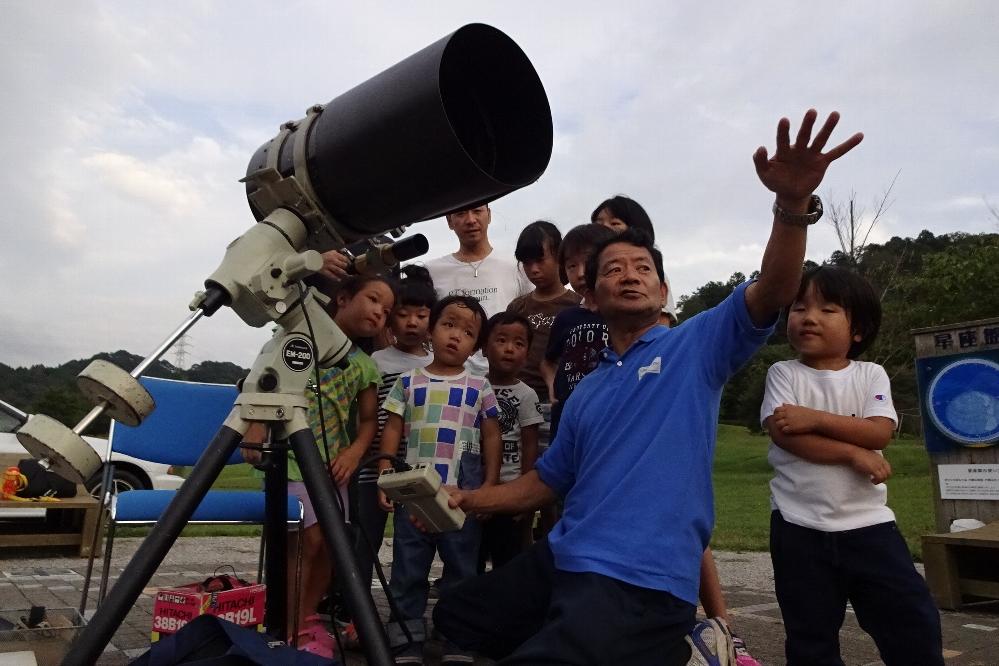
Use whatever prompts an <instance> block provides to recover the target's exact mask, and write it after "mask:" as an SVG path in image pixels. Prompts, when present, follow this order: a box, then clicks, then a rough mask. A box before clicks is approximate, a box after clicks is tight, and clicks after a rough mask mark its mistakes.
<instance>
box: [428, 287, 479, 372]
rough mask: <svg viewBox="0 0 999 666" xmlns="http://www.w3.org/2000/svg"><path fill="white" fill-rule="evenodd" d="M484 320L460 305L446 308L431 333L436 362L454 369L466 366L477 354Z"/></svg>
mask: <svg viewBox="0 0 999 666" xmlns="http://www.w3.org/2000/svg"><path fill="white" fill-rule="evenodd" d="M481 328H482V320H481V319H480V318H479V316H478V314H477V313H476V312H475V311H474V310H470V309H469V308H466V307H464V306H463V305H460V304H458V303H451V304H450V305H448V306H447V307H445V308H444V309H443V310H442V311H441V314H440V317H438V319H437V323H436V324H434V328H433V330H432V331H431V332H430V340H431V341H432V342H433V344H434V360H435V361H439V362H441V363H443V364H445V365H449V366H452V367H456V368H457V367H459V366H462V365H464V364H465V361H467V360H468V357H469V356H471V355H472V354H473V353H474V352H475V342H476V341H477V340H478V339H479V330H481Z"/></svg>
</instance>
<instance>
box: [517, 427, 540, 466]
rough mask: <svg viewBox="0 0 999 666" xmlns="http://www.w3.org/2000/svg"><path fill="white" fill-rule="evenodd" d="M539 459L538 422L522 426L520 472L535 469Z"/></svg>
mask: <svg viewBox="0 0 999 666" xmlns="http://www.w3.org/2000/svg"><path fill="white" fill-rule="evenodd" d="M537 459H538V424H537V423H535V424H534V425H529V426H521V427H520V473H521V474H527V473H528V472H530V471H531V470H532V469H534V463H535V461H537Z"/></svg>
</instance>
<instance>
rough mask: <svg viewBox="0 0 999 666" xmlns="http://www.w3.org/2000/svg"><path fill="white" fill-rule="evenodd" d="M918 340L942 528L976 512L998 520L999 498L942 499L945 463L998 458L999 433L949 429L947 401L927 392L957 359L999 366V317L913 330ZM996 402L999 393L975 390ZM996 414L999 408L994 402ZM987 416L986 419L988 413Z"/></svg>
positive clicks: (921, 393) (925, 420)
mask: <svg viewBox="0 0 999 666" xmlns="http://www.w3.org/2000/svg"><path fill="white" fill-rule="evenodd" d="M912 335H913V336H914V338H915V343H916V377H917V380H918V382H919V407H920V416H921V418H922V423H923V436H924V439H925V440H926V448H927V450H928V452H929V454H930V462H931V464H930V475H931V478H932V479H933V510H934V514H935V521H936V529H937V531H938V532H948V531H949V530H950V524H951V522H952V521H953V520H954V519H957V518H976V519H978V520H980V521H982V522H983V523H991V522H996V521H999V500H991V499H943V498H942V497H941V494H940V474H939V466H940V465H966V466H970V465H974V464H982V465H997V464H999V446H996V444H997V443H999V435H996V437H994V438H991V439H989V438H986V439H985V440H984V441H969V440H970V439H971V438H957V437H955V436H954V433H953V432H950V433H948V432H947V426H946V424H944V423H943V422H942V421H941V420H940V419H941V418H946V412H947V405H941V404H935V405H931V404H930V403H929V400H930V399H931V398H930V397H929V396H928V395H927V394H928V392H929V390H930V388H931V386H932V384H933V381H934V379H935V378H936V377H938V376H939V375H940V374H941V373H942V372H944V371H946V370H947V369H948V368H949V367H950V366H952V365H953V364H954V363H958V362H962V361H977V362H980V363H981V364H982V365H981V367H983V368H986V369H987V368H988V367H989V364H992V365H997V366H999V317H995V318H992V319H984V320H979V321H971V322H965V323H960V324H949V325H946V326H934V327H932V328H920V329H916V330H914V331H912ZM976 397H977V398H979V399H980V400H984V401H986V402H988V401H991V404H992V405H993V406H994V405H996V403H999V393H995V394H993V395H984V394H982V395H980V396H976ZM993 410H994V412H995V413H996V414H999V409H996V408H995V407H993ZM986 420H987V419H986Z"/></svg>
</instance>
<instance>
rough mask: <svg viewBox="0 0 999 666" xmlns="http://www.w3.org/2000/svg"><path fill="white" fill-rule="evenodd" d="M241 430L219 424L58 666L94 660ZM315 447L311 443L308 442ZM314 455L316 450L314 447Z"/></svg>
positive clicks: (85, 665)
mask: <svg viewBox="0 0 999 666" xmlns="http://www.w3.org/2000/svg"><path fill="white" fill-rule="evenodd" d="M242 438H243V435H242V434H241V433H239V432H237V431H236V430H233V429H232V428H230V427H228V426H225V425H223V426H222V427H221V428H220V429H219V431H218V433H217V434H216V435H215V438H214V439H212V441H211V443H210V444H209V445H208V447H207V448H206V449H205V452H204V453H203V454H201V457H200V458H199V459H198V462H197V464H195V466H194V467H193V468H192V469H191V475H190V476H189V477H188V478H187V480H186V481H184V485H182V486H181V487H180V489H179V490H178V491H177V494H176V495H175V496H174V498H173V500H172V501H171V502H170V504H169V506H167V508H166V510H165V511H164V512H163V515H162V516H160V519H159V521H158V522H157V523H156V526H155V527H153V529H152V531H150V532H149V536H147V537H146V538H145V540H144V541H143V542H142V545H141V546H139V549H138V550H137V551H136V552H135V555H134V556H133V557H132V560H131V561H130V562H129V563H128V566H127V567H125V570H124V571H122V572H121V577H119V578H118V582H117V583H116V584H115V586H114V587H112V588H111V592H110V593H109V594H108V597H107V599H106V600H105V601H104V603H102V604H101V605H100V606H99V607H98V608H97V612H96V613H95V614H94V617H93V619H91V620H90V623H89V624H88V625H87V626H86V627H84V629H83V631H82V632H81V633H80V635H79V637H77V639H76V640H75V641H74V642H73V645H72V646H70V649H69V652H68V653H67V654H66V658H65V659H64V660H63V662H62V663H63V666H76V665H77V664H79V665H80V666H90V665H91V664H95V663H97V659H98V657H100V656H101V652H103V651H104V648H105V647H106V646H107V644H108V642H109V641H110V640H111V637H112V636H114V632H115V630H116V629H117V628H118V627H120V626H121V623H122V622H124V620H125V616H126V615H128V611H130V610H131V609H132V606H133V605H135V601H136V599H138V598H139V595H140V594H141V593H142V588H144V587H145V586H146V585H148V584H149V579H150V578H152V576H153V574H154V573H156V569H157V567H159V565H160V563H161V562H162V561H163V558H164V557H166V554H167V552H168V551H169V550H170V548H171V547H172V546H173V544H174V542H175V541H176V540H177V537H178V536H180V532H181V530H183V529H184V526H185V525H187V522H188V521H189V520H190V519H191V516H192V515H193V514H194V510H195V509H197V508H198V505H199V504H200V503H201V500H202V499H204V497H205V493H207V492H208V489H209V488H210V487H211V485H212V484H213V483H214V482H215V479H217V478H218V476H219V474H220V473H221V472H222V468H223V467H225V464H226V461H227V460H229V457H230V456H231V455H232V453H233V451H235V450H236V446H237V445H238V444H239V442H240V440H242ZM313 451H314V452H315V445H313ZM316 455H317V456H318V452H316Z"/></svg>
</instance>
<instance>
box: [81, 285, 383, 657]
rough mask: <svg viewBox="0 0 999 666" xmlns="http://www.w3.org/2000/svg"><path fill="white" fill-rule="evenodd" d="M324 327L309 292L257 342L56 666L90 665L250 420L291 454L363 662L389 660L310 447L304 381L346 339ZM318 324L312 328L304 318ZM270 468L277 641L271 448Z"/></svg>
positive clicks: (280, 502) (271, 596) (279, 613)
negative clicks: (176, 481) (236, 388)
mask: <svg viewBox="0 0 999 666" xmlns="http://www.w3.org/2000/svg"><path fill="white" fill-rule="evenodd" d="M322 317H325V318H326V319H325V322H326V323H328V324H332V322H331V321H330V320H329V317H328V315H327V314H326V312H325V310H324V309H323V306H322V305H321V304H320V303H319V302H318V301H317V297H316V296H315V295H314V294H313V293H312V291H311V290H309V291H305V292H303V293H302V294H301V297H300V299H299V302H298V303H297V304H296V307H294V308H292V309H290V310H289V311H287V313H286V314H285V315H283V316H282V317H281V318H280V319H279V320H278V324H279V326H278V328H277V330H276V332H275V334H274V336H273V338H272V339H271V340H270V342H268V343H267V344H265V345H264V347H263V349H262V350H261V353H260V355H259V356H258V357H257V360H256V361H255V362H254V365H253V368H252V370H251V371H250V374H249V376H248V377H247V378H246V381H245V382H244V387H245V388H246V389H256V392H249V391H246V390H244V392H243V393H240V395H239V397H238V398H237V399H236V403H235V405H234V406H233V409H232V411H231V412H230V413H229V416H228V417H227V418H226V420H225V422H224V423H223V424H222V427H221V428H220V429H219V431H218V432H217V433H216V435H215V437H214V438H213V439H212V441H211V443H210V444H209V445H208V446H207V448H206V449H205V451H204V453H203V454H202V455H201V457H200V458H199V459H198V462H197V463H196V464H195V466H194V467H193V468H192V470H191V474H190V476H188V478H187V480H185V481H184V484H183V485H182V486H181V487H180V489H179V490H178V491H177V494H176V495H175V496H174V498H173V500H172V501H171V502H170V504H169V505H168V506H167V508H166V510H165V511H164V512H163V515H162V516H161V518H160V519H159V521H158V522H157V523H156V525H155V526H154V527H153V528H152V530H151V531H150V533H149V535H148V536H147V537H146V538H145V540H144V541H143V542H142V545H141V546H140V547H139V549H138V550H137V551H136V553H135V555H134V556H133V557H132V560H131V561H130V562H129V564H128V565H127V566H126V567H125V569H124V571H122V573H121V575H120V576H119V578H118V581H117V582H116V584H115V585H114V587H112V588H111V590H110V592H109V593H108V596H107V597H106V598H105V599H104V601H103V603H102V604H101V605H100V606H99V607H98V609H97V611H96V613H95V614H94V616H93V618H92V619H91V620H90V622H89V623H88V625H87V626H86V627H85V628H84V629H83V631H82V632H81V634H80V635H79V637H78V638H77V639H76V641H75V642H74V644H73V646H72V648H71V649H70V651H69V654H68V655H67V657H66V659H65V660H64V661H63V664H65V665H67V666H74V665H77V664H79V665H80V666H84V665H86V666H89V665H90V664H93V663H95V662H96V661H97V658H98V657H99V656H100V654H101V652H102V651H103V650H104V647H105V646H106V645H107V644H108V642H109V641H110V640H111V637H112V636H113V635H114V632H115V630H116V629H117V628H118V627H119V626H120V625H121V623H122V622H123V621H124V619H125V616H126V615H127V614H128V611H129V610H130V609H131V608H132V606H133V605H134V604H135V601H136V600H137V599H138V597H139V595H140V594H141V592H142V590H143V588H144V587H146V585H148V582H149V580H150V579H151V578H152V576H153V574H154V573H155V572H156V569H157V567H159V565H160V563H162V561H163V559H164V558H165V557H166V554H167V552H168V551H169V550H170V548H171V547H172V546H173V544H174V542H175V541H176V540H177V537H179V536H180V533H181V531H182V530H183V528H184V527H185V526H186V525H187V522H188V521H189V520H190V518H191V516H192V515H193V514H194V511H195V509H196V508H197V507H198V505H199V504H200V503H201V501H202V499H203V498H204V496H205V494H206V493H207V492H208V490H209V488H210V487H211V485H212V483H214V481H215V480H216V479H217V478H218V476H219V474H220V473H221V472H222V469H223V468H224V467H225V465H226V462H227V461H228V460H229V459H230V457H231V456H232V455H233V453H234V452H235V451H236V448H237V447H238V446H239V444H240V442H241V441H242V440H243V436H244V435H245V434H246V432H247V430H248V429H249V427H250V424H251V423H253V422H264V423H268V424H270V425H271V428H272V433H273V435H274V438H273V439H274V440H275V441H279V440H285V439H286V440H287V441H288V444H289V446H290V447H291V450H292V451H294V453H295V457H296V459H297V461H298V464H299V467H300V469H301V471H302V477H303V480H304V482H305V487H306V489H307V491H308V493H309V498H310V500H311V501H312V505H313V507H314V509H315V512H316V516H317V518H318V519H319V525H320V528H321V530H322V534H323V538H324V539H325V541H326V545H327V547H328V548H329V552H330V554H331V555H332V557H333V563H334V566H335V571H336V576H337V581H338V583H339V584H340V586H341V589H342V590H343V592H344V596H345V597H346V599H347V602H348V605H349V607H350V611H351V613H352V615H353V618H354V622H355V624H356V626H357V629H358V634H359V635H360V638H361V643H362V647H363V650H364V654H365V657H366V659H367V662H368V663H369V664H373V665H376V666H389V665H390V664H392V663H393V660H392V656H391V653H390V651H389V647H388V641H387V639H386V636H385V631H384V628H383V626H382V623H381V620H380V618H379V617H378V612H377V610H376V609H375V605H374V601H373V600H372V598H371V593H370V586H369V585H367V584H366V583H367V581H362V580H361V576H360V573H359V571H358V566H357V561H356V560H355V558H354V552H353V548H352V541H351V540H350V538H349V536H348V532H347V529H346V526H345V523H344V515H343V511H342V510H341V509H340V506H339V504H338V497H337V496H336V490H335V488H334V487H333V483H332V481H331V479H330V477H329V476H328V474H327V471H326V470H327V465H326V464H325V463H324V462H323V460H322V458H321V457H320V455H319V450H318V448H317V447H316V439H315V436H314V434H313V432H312V430H311V429H310V428H309V424H308V420H307V408H308V401H307V399H306V398H305V385H306V382H307V379H308V376H309V371H310V370H312V369H314V367H315V364H316V363H320V362H322V363H323V364H324V365H327V366H328V365H330V364H332V363H333V362H334V361H336V360H339V359H342V358H343V357H344V356H345V355H346V353H347V351H349V349H350V344H351V343H350V341H349V340H347V339H346V337H344V336H343V334H342V333H341V332H340V331H339V329H336V327H335V325H332V326H323V325H321V324H323V323H324V321H323V319H321V318H322ZM313 320H314V321H316V323H317V324H320V325H317V326H316V328H315V329H313V326H312V321H313ZM274 454H275V455H272V456H271V457H272V458H279V459H281V460H280V461H279V464H278V465H277V466H276V469H270V470H268V471H267V472H265V480H264V481H265V483H264V492H265V494H266V510H265V511H266V516H265V527H264V530H265V538H266V556H267V561H266V565H265V572H266V580H267V586H268V591H267V592H268V593H267V613H266V624H267V628H268V631H269V632H271V633H272V634H273V633H275V632H280V635H277V638H279V639H284V637H285V636H284V633H285V629H286V626H287V613H286V594H287V587H286V586H287V571H288V568H287V552H286V550H287V515H286V511H287V508H286V507H287V479H286V474H287V473H286V469H285V468H286V460H285V459H283V456H284V451H283V450H275V451H274Z"/></svg>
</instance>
